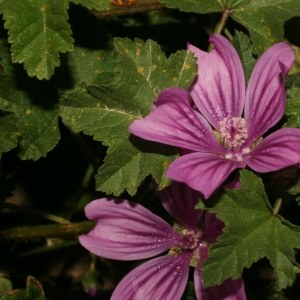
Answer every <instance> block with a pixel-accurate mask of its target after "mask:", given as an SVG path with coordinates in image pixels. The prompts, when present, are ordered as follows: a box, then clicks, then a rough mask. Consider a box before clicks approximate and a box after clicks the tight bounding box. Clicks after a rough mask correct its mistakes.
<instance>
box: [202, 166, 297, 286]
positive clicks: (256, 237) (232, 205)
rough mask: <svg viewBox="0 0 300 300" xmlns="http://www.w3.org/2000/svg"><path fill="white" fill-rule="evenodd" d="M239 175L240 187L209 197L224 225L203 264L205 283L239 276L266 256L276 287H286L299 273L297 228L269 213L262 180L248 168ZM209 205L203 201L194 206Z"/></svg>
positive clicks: (211, 283)
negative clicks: (273, 272)
mask: <svg viewBox="0 0 300 300" xmlns="http://www.w3.org/2000/svg"><path fill="white" fill-rule="evenodd" d="M240 176H241V178H240V180H241V188H240V189H237V190H224V191H223V193H221V194H219V195H215V196H214V197H213V199H212V201H213V202H214V203H215V205H214V206H213V207H212V208H210V212H213V213H216V214H217V217H218V218H219V219H221V220H222V221H224V222H225V224H226V227H225V229H224V234H223V235H222V236H220V237H219V238H218V243H217V244H215V245H213V246H212V247H211V248H210V250H209V255H210V256H209V258H208V259H207V260H206V261H205V262H204V264H203V267H202V270H203V279H204V282H205V285H206V286H212V285H215V284H221V283H222V282H223V281H224V280H225V279H227V278H230V277H231V278H233V279H236V278H239V277H241V276H242V272H243V268H244V267H247V268H249V267H250V266H251V265H252V263H253V262H255V261H257V260H259V259H260V258H262V257H267V258H268V259H269V260H270V262H271V265H272V266H273V267H274V271H275V275H276V277H277V279H278V282H277V288H278V289H282V288H285V287H286V286H288V285H291V284H292V283H293V282H294V280H295V278H296V276H295V273H296V272H299V271H298V270H299V266H298V265H297V264H296V261H295V257H294V255H295V254H294V248H298V249H299V248H300V239H299V238H300V227H297V226H294V225H292V224H290V223H289V222H287V221H286V220H284V219H283V218H282V217H280V216H278V215H274V214H272V209H271V207H270V205H269V202H268V199H267V196H266V194H265V192H264V186H263V183H262V181H261V179H259V178H258V177H256V176H255V175H254V174H253V173H251V172H249V171H247V170H242V171H241V172H240ZM210 205H211V203H210V204H209V202H206V201H205V202H201V203H200V204H199V205H197V206H198V207H197V208H206V207H208V206H210Z"/></svg>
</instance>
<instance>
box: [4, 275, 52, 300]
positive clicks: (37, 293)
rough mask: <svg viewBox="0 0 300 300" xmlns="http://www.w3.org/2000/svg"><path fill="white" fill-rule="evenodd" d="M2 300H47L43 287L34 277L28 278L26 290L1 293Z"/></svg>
mask: <svg viewBox="0 0 300 300" xmlns="http://www.w3.org/2000/svg"><path fill="white" fill-rule="evenodd" d="M0 300H46V297H45V294H44V290H43V287H42V285H41V284H40V283H39V282H38V281H37V280H36V279H35V278H34V277H32V276H28V277H27V283H26V290H23V289H20V290H13V291H9V292H0Z"/></svg>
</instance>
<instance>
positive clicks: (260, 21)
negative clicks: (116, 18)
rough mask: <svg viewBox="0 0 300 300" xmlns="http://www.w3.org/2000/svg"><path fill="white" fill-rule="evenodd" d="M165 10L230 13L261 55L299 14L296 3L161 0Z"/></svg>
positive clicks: (280, 36)
mask: <svg viewBox="0 0 300 300" xmlns="http://www.w3.org/2000/svg"><path fill="white" fill-rule="evenodd" d="M160 2H162V3H164V4H165V5H166V6H167V7H170V8H179V9H180V10H182V11H186V12H197V13H200V14H205V13H211V12H222V11H223V10H224V9H225V8H228V9H230V10H231V14H230V16H231V17H232V18H233V19H234V20H235V21H237V22H239V23H240V24H242V25H243V26H245V27H246V28H247V30H248V31H249V33H250V37H251V40H252V41H253V45H254V51H255V52H256V53H257V54H259V55H261V54H262V53H263V52H264V51H265V50H266V49H267V48H268V47H270V46H271V45H272V44H274V43H277V42H279V41H282V36H283V23H284V21H285V20H287V19H289V18H291V17H293V16H295V15H297V14H299V13H300V2H299V1H298V0H291V1H285V0H277V1H273V0H267V1H260V0H253V1H249V0H221V1H219V0H160Z"/></svg>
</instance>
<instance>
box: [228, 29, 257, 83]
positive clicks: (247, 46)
mask: <svg viewBox="0 0 300 300" xmlns="http://www.w3.org/2000/svg"><path fill="white" fill-rule="evenodd" d="M232 45H233V47H234V48H235V50H236V51H237V53H238V55H239V57H240V59H241V61H242V64H243V68H244V72H245V79H246V82H248V80H249V78H250V75H251V72H252V70H253V68H254V65H255V63H256V61H257V60H256V59H255V58H254V55H253V51H252V45H251V41H250V39H249V37H248V36H247V35H246V34H243V33H240V32H239V31H237V30H235V35H234V37H233V40H232Z"/></svg>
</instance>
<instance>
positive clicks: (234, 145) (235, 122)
mask: <svg viewBox="0 0 300 300" xmlns="http://www.w3.org/2000/svg"><path fill="white" fill-rule="evenodd" d="M219 125H220V136H221V140H220V142H221V144H222V145H223V146H224V147H225V148H227V149H228V150H233V151H239V149H240V147H241V145H242V144H243V143H245V141H246V139H247V137H248V134H247V128H246V121H245V119H244V118H240V117H232V118H225V119H224V120H222V121H221V122H219Z"/></svg>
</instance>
